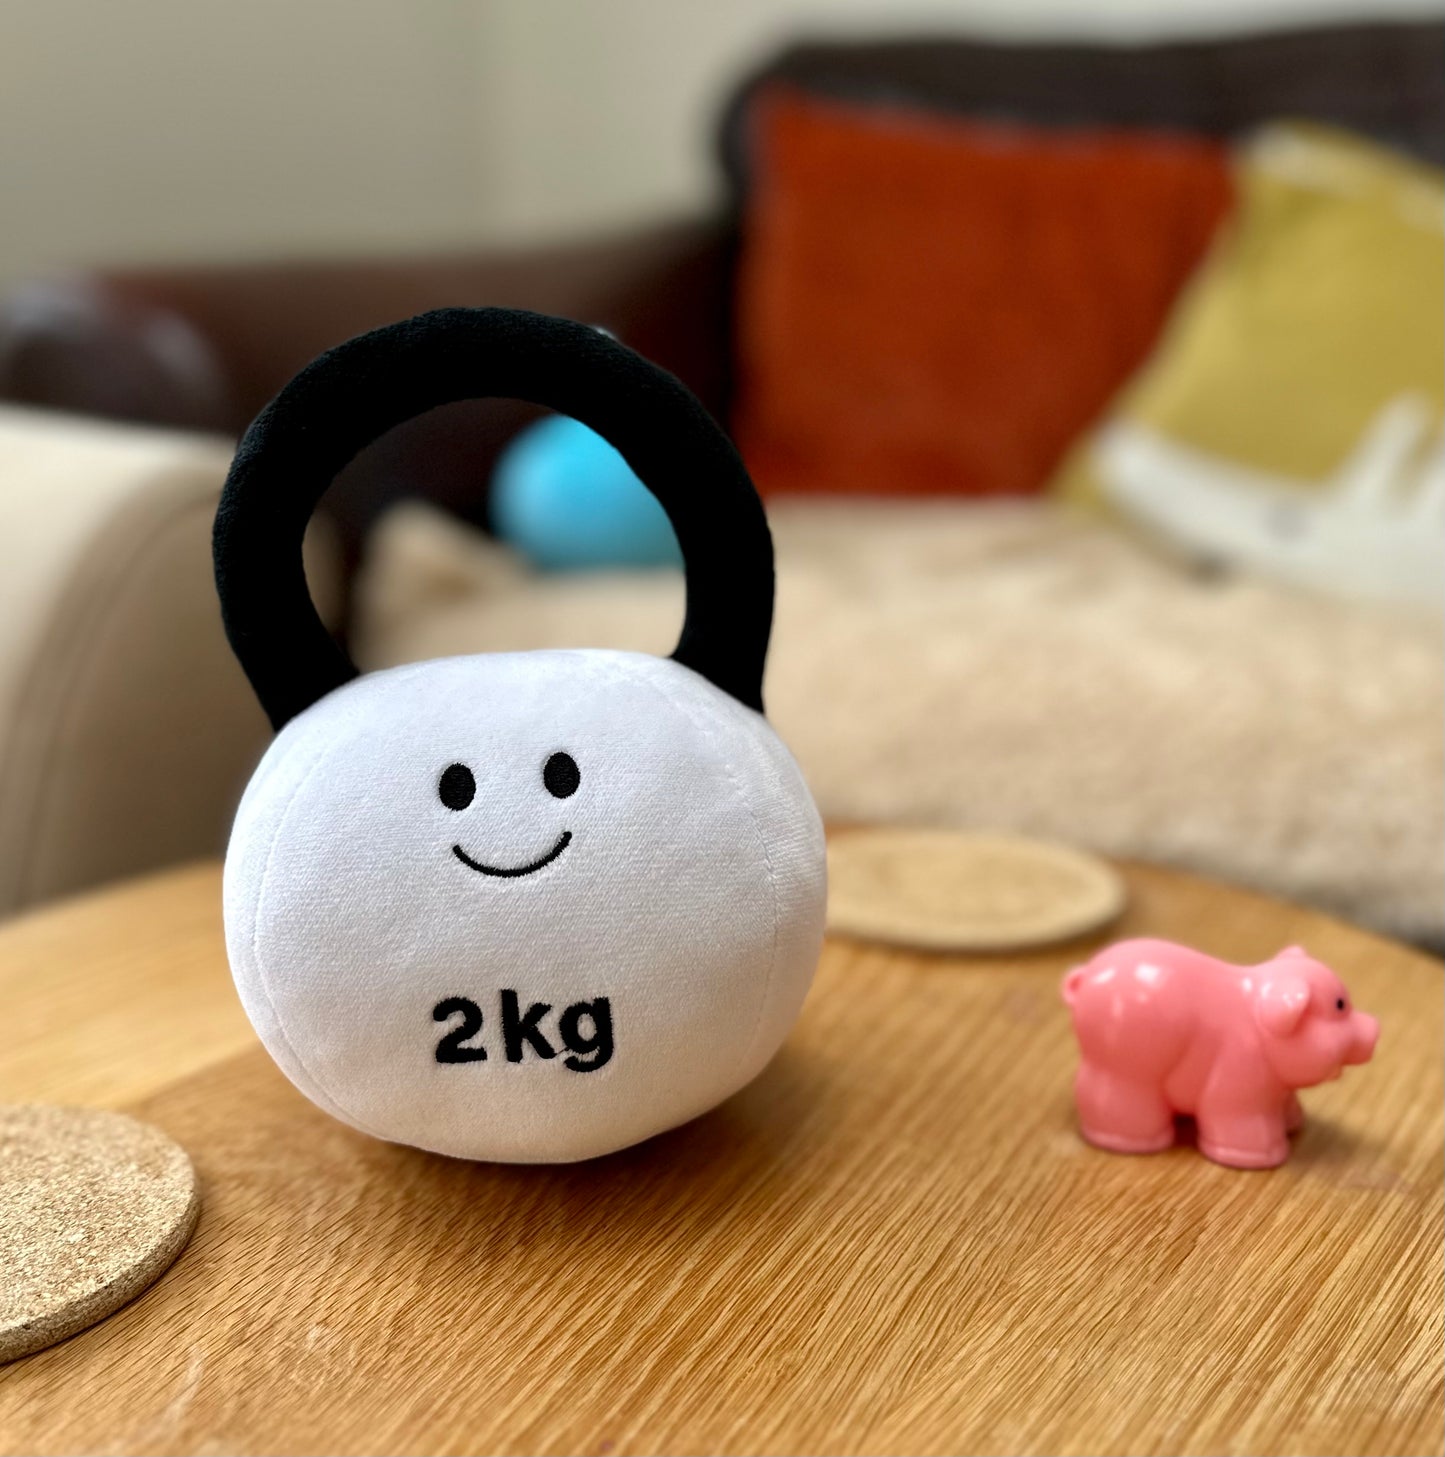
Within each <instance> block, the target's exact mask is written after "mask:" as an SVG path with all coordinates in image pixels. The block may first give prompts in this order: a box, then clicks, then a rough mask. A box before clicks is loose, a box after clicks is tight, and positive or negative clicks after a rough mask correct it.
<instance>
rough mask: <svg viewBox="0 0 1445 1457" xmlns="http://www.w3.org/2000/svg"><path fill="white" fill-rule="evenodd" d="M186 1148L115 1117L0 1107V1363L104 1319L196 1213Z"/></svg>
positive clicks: (161, 1266)
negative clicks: (1, 1273)
mask: <svg viewBox="0 0 1445 1457" xmlns="http://www.w3.org/2000/svg"><path fill="white" fill-rule="evenodd" d="M200 1208H201V1201H200V1191H199V1190H198V1188H197V1186H196V1174H195V1170H194V1169H193V1168H192V1167H191V1161H190V1159H189V1158H187V1157H186V1152H185V1150H184V1149H183V1148H181V1147H179V1146H178V1145H177V1144H174V1143H172V1142H171V1140H170V1139H169V1138H167V1137H166V1136H165V1134H163V1133H162V1132H161V1131H160V1130H159V1129H156V1128H152V1127H150V1125H149V1124H146V1123H139V1122H137V1121H136V1120H135V1119H134V1118H127V1117H126V1116H125V1115H124V1114H122V1113H107V1112H103V1111H101V1110H99V1109H93V1108H52V1107H46V1106H44V1105H41V1104H34V1105H25V1106H19V1107H15V1106H11V1107H3V1106H0V1272H3V1278H0V1361H10V1360H13V1359H14V1358H15V1357H16V1356H24V1355H27V1354H29V1353H30V1352H31V1351H38V1350H40V1349H41V1347H43V1346H50V1345H54V1343H55V1342H56V1341H62V1340H64V1339H65V1338H66V1337H67V1336H71V1335H74V1334H75V1333H76V1331H80V1330H84V1329H85V1327H86V1326H89V1325H94V1324H95V1322H96V1321H98V1320H104V1319H105V1317H106V1316H108V1315H110V1314H111V1312H112V1311H115V1310H118V1309H119V1308H120V1307H121V1306H122V1305H124V1304H125V1303H126V1301H128V1300H132V1299H134V1297H135V1296H137V1295H139V1294H140V1293H141V1291H142V1290H144V1289H145V1288H146V1287H147V1286H148V1285H149V1284H150V1283H151V1282H152V1281H153V1280H155V1279H156V1278H157V1277H159V1276H160V1275H161V1274H162V1273H163V1272H164V1271H165V1270H166V1269H167V1268H168V1267H169V1266H170V1264H171V1262H172V1261H173V1260H174V1259H175V1258H176V1256H177V1255H179V1254H180V1252H181V1251H182V1250H183V1249H184V1248H185V1245H186V1241H187V1240H188V1239H189V1238H190V1237H191V1231H192V1230H193V1229H194V1228H195V1227H196V1217H197V1215H198V1214H199V1213H200Z"/></svg>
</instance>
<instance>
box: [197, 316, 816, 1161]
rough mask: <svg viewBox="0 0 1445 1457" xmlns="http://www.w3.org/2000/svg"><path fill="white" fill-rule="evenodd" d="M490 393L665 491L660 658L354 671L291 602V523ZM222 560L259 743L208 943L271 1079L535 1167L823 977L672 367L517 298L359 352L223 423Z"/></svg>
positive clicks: (701, 1108) (758, 635)
mask: <svg viewBox="0 0 1445 1457" xmlns="http://www.w3.org/2000/svg"><path fill="white" fill-rule="evenodd" d="M509 394H510V395H515V396H516V397H518V398H522V399H529V400H532V401H534V402H536V403H540V404H545V405H549V406H551V407H553V408H557V409H561V410H564V411H566V412H567V413H569V414H572V415H574V416H575V417H576V418H579V419H582V420H583V421H584V423H587V424H590V425H592V427H593V428H594V429H597V430H599V431H600V432H601V433H603V434H604V435H606V436H607V437H608V438H609V439H610V440H611V441H612V443H613V444H614V445H615V446H616V447H617V448H618V449H619V450H620V451H622V453H623V454H624V456H625V457H626V458H627V459H628V461H629V463H630V464H631V465H632V466H633V468H634V469H635V470H636V471H637V474H638V475H639V477H640V478H641V479H643V480H644V481H645V482H646V484H647V485H648V486H649V488H650V489H651V490H652V491H653V493H654V494H655V495H656V496H657V498H658V500H659V501H661V502H662V504H663V506H664V508H665V509H666V510H667V512H668V515H669V517H670V519H671V520H672V522H673V525H674V527H675V528H676V530H677V535H678V540H679V543H680V545H681V547H682V551H683V556H684V560H685V562H686V567H687V589H688V607H687V618H686V621H685V624H684V628H683V634H682V638H681V640H680V642H679V644H678V648H677V651H676V652H675V653H674V654H673V656H672V657H671V658H658V657H652V656H648V655H645V654H638V653H625V652H612V651H604V650H597V649H588V650H582V649H578V650H570V651H569V650H559V651H545V652H527V653H491V654H482V655H478V656H474V657H462V658H447V659H442V660H438V661H434V662H425V663H416V664H411V665H408V666H405V667H400V668H393V669H391V670H389V671H387V672H379V673H371V674H366V675H363V676H357V675H356V670H355V669H354V668H353V667H352V666H351V664H350V662H349V661H348V660H347V659H346V657H345V655H344V654H343V653H342V652H341V650H340V649H339V648H338V647H337V645H336V644H335V643H334V642H333V641H332V640H331V638H330V637H329V635H328V634H327V633H326V631H325V629H324V628H323V626H322V625H321V623H320V620H319V619H318V618H317V617H316V614H315V609H314V607H313V606H312V604H311V601H310V598H309V596H308V594H307V591H306V584H305V577H304V572H303V570H302V567H301V552H300V544H301V539H302V536H303V533H304V530H305V525H306V521H307V519H308V518H309V516H310V514H311V511H312V509H313V508H314V506H315V504H316V502H317V500H318V498H319V497H320V495H321V494H322V492H323V491H324V490H325V488H326V486H327V484H328V483H329V481H330V480H331V479H332V478H333V477H334V476H335V474H336V473H337V471H338V470H340V469H341V468H342V467H343V466H344V465H345V463H346V462H347V461H348V460H349V459H351V458H352V457H353V456H354V455H355V454H356V453H357V451H358V450H360V449H362V448H364V447H365V446H366V444H368V443H369V442H370V441H371V440H374V439H375V438H377V436H378V435H380V434H382V433H384V432H385V431H386V430H387V429H389V428H391V427H392V426H394V425H396V424H398V423H400V422H402V421H404V420H407V419H410V418H412V417H414V416H415V415H417V414H419V413H423V412H424V411H425V410H427V409H430V408H433V407H435V406H436V405H438V404H444V403H448V402H450V401H451V400H455V399H468V398H478V397H485V396H488V395H509ZM215 552H216V575H217V585H218V590H219V592H220V597H221V604H222V612H223V616H224V619H225V623H226V629H227V633H228V635H229V637H230V640H231V643H232V645H233V647H234V649H235V651H236V654H237V657H238V658H239V659H240V661H241V663H242V666H243V667H244V668H245V670H246V672H247V674H248V676H249V677H250V679H251V682H252V684H253V686H254V687H255V689H256V692H257V695H258V697H259V698H260V699H261V702H262V704H263V705H264V706H265V707H266V709H267V712H268V713H269V714H270V717H271V720H272V723H273V724H274V725H275V727H276V729H277V736H276V739H275V741H274V742H273V743H272V745H271V747H270V749H269V750H268V751H267V753H266V755H265V756H264V758H263V759H262V761H261V764H260V766H259V767H258V769H257V770H256V773H255V775H254V777H253V778H252V780H251V783H250V785H249V786H248V788H247V790H246V793H245V795H244V797H243V799H242V802H241V806H240V809H239V811H238V813H237V816H236V821H235V825H234V828H233V830H232V835H231V842H230V846H229V849H228V852H227V857H226V870H225V893H224V900H225V924H226V946H227V951H228V954H229V957H230V962H231V967H232V971H233V973H234V976H235V980H236V986H237V988H238V990H239V993H240V996H241V1000H242V1002H243V1004H244V1006H245V1009H246V1012H247V1014H248V1015H249V1017H250V1019H251V1021H252V1023H253V1024H254V1026H255V1028H256V1031H257V1033H258V1034H259V1036H260V1038H261V1040H262V1042H263V1043H264V1044H265V1046H266V1048H267V1050H268V1051H269V1052H270V1054H271V1056H272V1057H273V1058H274V1059H275V1061H276V1063H277V1064H278V1065H279V1066H280V1068H281V1069H282V1071H283V1072H284V1073H285V1074H286V1076H287V1077H289V1078H290V1079H291V1081H292V1082H293V1083H294V1084H295V1085H296V1087H297V1088H299V1089H300V1090H301V1091H302V1092H303V1093H304V1094H305V1095H306V1096H307V1097H308V1098H310V1099H311V1100H312V1101H313V1102H314V1103H315V1104H317V1105H318V1106H319V1107H321V1108H323V1109H325V1110H326V1111H327V1112H328V1113H330V1114H332V1115H333V1116H335V1117H336V1118H339V1119H341V1120H342V1121H344V1122H346V1123H349V1124H351V1125H352V1126H353V1127H355V1128H358V1129H360V1130H362V1131H364V1132H366V1133H369V1134H372V1135H374V1136H376V1137H378V1138H383V1139H389V1140H392V1141H395V1142H399V1143H406V1144H412V1145H415V1146H417V1147H420V1148H424V1149H429V1150H433V1151H435V1152H437V1153H442V1154H450V1155H453V1156H456V1157H460V1158H468V1159H485V1160H497V1161H504V1162H510V1163H543V1162H562V1161H570V1160H576V1159H585V1158H591V1157H594V1156H597V1155H600V1154H606V1153H610V1152H612V1151H614V1150H616V1149H620V1148H624V1147H626V1146H628V1145H630V1144H634V1143H637V1142H639V1141H640V1140H642V1139H646V1138H648V1137H650V1136H652V1135H653V1134H656V1133H660V1132H662V1131H663V1130H665V1129H669V1128H673V1127H675V1126H677V1125H678V1124H681V1123H685V1122H687V1121H688V1120H689V1119H692V1118H695V1117H697V1116H698V1115H699V1114H701V1113H704V1112H706V1111H707V1110H708V1109H709V1108H711V1107H713V1106H715V1105H716V1104H717V1103H719V1102H721V1101H722V1100H723V1099H725V1098H727V1097H728V1096H729V1095H730V1094H732V1093H734V1092H736V1091H737V1090H738V1089H739V1088H741V1087H742V1086H743V1085H744V1084H746V1083H747V1082H748V1081H749V1080H751V1079H752V1078H753V1077H755V1076H756V1075H757V1073H758V1072H759V1071H760V1070H761V1069H762V1068H763V1067H764V1065H765V1064H766V1063H767V1062H768V1060H769V1059H770V1058H771V1057H772V1056H773V1054H774V1053H775V1052H776V1051H777V1049H778V1047H779V1046H780V1045H781V1043H782V1041H783V1039H784V1038H785V1037H786V1036H787V1033H788V1031H789V1029H790V1027H791V1026H792V1024H793V1021H794V1019H795V1018H796V1016H797V1014H798V1011H799V1009H800V1007H801V1006H802V1003H803V999H804V997H805V996H806V994H807V990H808V986H809V984H810V982H811V979H812V975H813V970H814V967H815V966H816V963H817V959H818V953H819V949H820V947H821V943H822V935H823V917H824V906H825V869H824V866H825V853H824V844H823V832H822V826H821V824H820V822H819V818H818V813H817V810H816V808H815V806H814V804H813V801H812V798H811V796H810V795H809V793H808V789H807V786H806V785H805V783H804V782H803V778H802V775H801V774H800V772H799V770H798V767H797V765H796V764H795V763H794V762H793V759H792V757H791V756H790V755H789V753H788V751H787V750H786V749H785V748H784V746H783V744H782V742H781V741H780V740H779V739H778V737H777V735H776V734H774V733H773V731H772V729H771V728H770V727H769V726H768V723H767V720H766V719H765V718H764V716H763V713H762V670H763V662H764V659H765V655H766V650H767V642H768V635H769V631H770V628H771V620H772V590H773V578H772V548H771V539H770V537H769V535H768V531H767V523H766V519H765V517H764V516H763V513H762V508H761V505H760V503H759V502H758V500H757V496H756V493H755V492H754V491H753V488H752V484H751V482H750V481H749V480H748V478H747V474H746V471H745V470H744V469H743V467H742V464H741V462H740V461H739V460H738V458H737V456H736V453H735V452H734V451H733V450H732V447H731V445H730V444H729V443H728V442H727V439H726V437H725V436H724V435H723V434H722V432H721V431H720V430H719V429H718V428H717V426H716V425H715V424H714V423H713V422H712V420H711V419H710V418H709V417H708V416H707V414H706V412H705V411H703V410H702V407H701V406H700V405H699V404H698V403H697V401H696V400H694V399H693V398H692V396H691V395H689V394H688V393H687V391H686V390H685V389H684V388H683V387H682V386H681V385H680V384H679V383H678V382H677V381H676V380H674V379H672V377H671V376H669V375H666V374H664V373H663V372H662V371H661V370H658V369H657V368H656V367H655V366H653V365H651V364H649V363H648V362H647V361H645V360H643V359H641V358H640V357H639V356H637V355H635V354H633V353H632V352H631V351H630V350H627V349H624V348H623V347H622V346H621V345H620V344H618V343H616V342H615V341H614V340H611V339H609V338H605V337H603V336H601V335H599V334H598V333H596V332H595V331H592V330H589V329H586V328H584V327H583V326H581V325H577V324H572V323H569V322H568V321H565V320H557V319H548V318H545V317H543V316H540V315H531V314H524V313H520V312H516V311H511V310H492V309H457V310H443V311H438V312H437V313H435V314H430V315H422V316H420V317H419V318H417V319H413V320H408V321H406V322H405V323H403V324H398V325H393V326H390V327H388V328H386V329H381V330H377V331H374V332H373V333H372V334H368V335H363V336H361V337H360V338H358V339H355V340H352V341H349V342H348V343H347V344H344V345H341V346H340V347H339V348H337V349H336V350H333V351H331V352H330V353H329V354H327V355H323V356H322V357H321V358H320V359H318V360H316V361H315V362H314V363H313V364H312V365H310V366H308V367H307V369H305V370H303V371H302V372H301V374H299V375H298V376H297V377H296V379H295V380H293V381H292V382H291V384H290V385H288V386H287V388H286V389H285V390H283V391H282V393H281V394H280V395H279V396H278V397H277V398H276V400H274V401H273V402H272V404H271V405H270V406H268V407H267V409H266V411H264V412H263V413H262V414H261V416H259V417H258V418H257V420H256V422H255V423H254V424H253V425H252V427H251V429H250V430H249V431H248V432H247V434H246V436H245V437H244V438H243V440H242V443H241V446H240V448H239V449H238V451H237V455H236V461H235V464H234V465H233V466H232V470H231V475H230V478H229V480H228V482H227V486H226V490H225V492H224V494H223V497H222V502H221V507H220V510H219V511H218V514H217V520H216V535H215Z"/></svg>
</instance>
